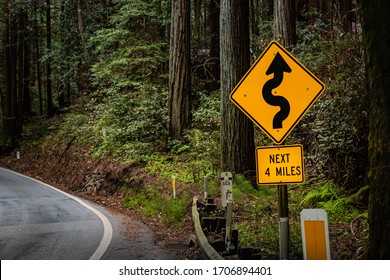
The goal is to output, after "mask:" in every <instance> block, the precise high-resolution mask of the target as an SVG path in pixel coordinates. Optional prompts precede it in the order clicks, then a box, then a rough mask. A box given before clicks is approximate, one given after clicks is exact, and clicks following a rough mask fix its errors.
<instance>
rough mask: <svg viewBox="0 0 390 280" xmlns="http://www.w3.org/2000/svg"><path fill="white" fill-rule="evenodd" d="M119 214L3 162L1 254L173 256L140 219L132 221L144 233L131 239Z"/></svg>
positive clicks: (46, 257)
mask: <svg viewBox="0 0 390 280" xmlns="http://www.w3.org/2000/svg"><path fill="white" fill-rule="evenodd" d="M102 212H104V214H103V213H102ZM107 217H109V218H107ZM119 220H120V218H118V217H112V216H111V215H109V214H108V213H107V212H106V211H105V210H104V209H100V207H99V210H97V207H93V206H91V205H90V204H89V203H87V202H85V201H84V200H81V199H80V198H77V197H74V196H72V195H69V194H67V193H65V192H62V191H60V190H58V189H56V188H54V187H51V186H49V185H46V184H44V183H42V182H39V181H37V180H34V179H31V178H29V177H26V176H24V175H21V174H18V173H14V172H12V171H9V170H6V169H2V168H0V259H2V260H5V259H28V260H33V259H44V260H50V259H56V260H61V259H68V260H72V259H73V260H81V259H100V258H103V259H170V258H172V257H171V256H170V255H169V254H167V253H166V252H165V251H162V252H160V251H159V250H158V248H156V247H155V245H154V242H153V234H151V232H150V230H148V228H146V226H145V225H143V224H141V223H137V222H134V221H132V223H133V224H136V226H133V228H136V229H137V233H136V234H138V235H143V236H141V237H138V238H136V239H137V240H133V242H131V240H127V238H125V237H124V236H123V230H121V229H120V224H121V222H120V221H119ZM112 223H113V224H114V225H115V228H114V230H113V227H112ZM145 252H147V253H146V254H145Z"/></svg>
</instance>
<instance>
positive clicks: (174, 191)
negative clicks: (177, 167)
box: [172, 175, 176, 199]
mask: <svg viewBox="0 0 390 280" xmlns="http://www.w3.org/2000/svg"><path fill="white" fill-rule="evenodd" d="M172 191H173V199H176V177H175V176H173V175H172Z"/></svg>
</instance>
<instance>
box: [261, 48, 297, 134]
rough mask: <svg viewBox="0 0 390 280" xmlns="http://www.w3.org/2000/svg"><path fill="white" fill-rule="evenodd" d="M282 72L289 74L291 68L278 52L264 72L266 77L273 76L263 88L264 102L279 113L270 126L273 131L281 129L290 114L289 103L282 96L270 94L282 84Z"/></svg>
mask: <svg viewBox="0 0 390 280" xmlns="http://www.w3.org/2000/svg"><path fill="white" fill-rule="evenodd" d="M284 72H286V73H290V72H291V68H290V66H288V64H287V63H286V61H285V60H284V59H283V57H282V56H281V55H280V53H279V52H278V53H277V54H276V55H275V58H274V59H273V61H272V63H271V65H270V66H269V68H268V70H267V72H266V75H270V74H274V77H273V78H272V79H270V80H268V81H267V82H266V83H265V84H264V86H263V98H264V101H265V102H267V103H268V104H269V105H271V106H279V107H280V111H279V112H278V113H276V115H275V116H274V119H273V123H272V126H273V128H274V129H279V128H283V121H284V120H285V119H286V118H287V117H288V115H289V114H290V103H289V102H288V100H287V99H286V98H284V97H283V96H280V95H273V93H272V90H273V89H275V88H277V87H278V86H279V85H280V84H281V83H282V81H283V73H284ZM275 93H276V91H275Z"/></svg>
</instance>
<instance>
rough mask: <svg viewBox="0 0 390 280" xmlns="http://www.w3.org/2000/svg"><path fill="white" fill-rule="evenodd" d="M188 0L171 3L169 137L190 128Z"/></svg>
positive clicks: (175, 137)
mask: <svg viewBox="0 0 390 280" xmlns="http://www.w3.org/2000/svg"><path fill="white" fill-rule="evenodd" d="M190 53H191V52H190V1H188V0H172V14H171V38H170V56H169V117H170V121H169V135H170V137H171V139H176V140H179V139H181V137H182V135H183V133H184V131H185V130H186V129H189V128H190V127H191V67H190V66H191V65H190V64H191V60H190V59H191V57H190Z"/></svg>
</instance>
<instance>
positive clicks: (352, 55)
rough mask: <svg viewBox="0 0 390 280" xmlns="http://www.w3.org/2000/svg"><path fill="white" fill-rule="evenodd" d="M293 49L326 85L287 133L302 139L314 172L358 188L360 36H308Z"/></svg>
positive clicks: (362, 113) (362, 161)
mask: <svg viewBox="0 0 390 280" xmlns="http://www.w3.org/2000/svg"><path fill="white" fill-rule="evenodd" d="M295 52H296V53H297V56H298V57H299V58H300V60H301V61H302V63H303V64H304V65H306V66H307V67H308V68H309V69H310V70H311V71H313V72H314V73H318V74H319V76H320V79H321V80H323V81H325V83H326V86H327V88H326V91H325V93H324V94H323V96H322V97H321V98H320V99H319V100H318V101H317V102H316V104H315V105H314V107H313V108H312V109H311V110H309V112H308V114H307V115H306V116H305V118H304V119H303V121H302V122H301V123H300V124H299V125H298V127H297V128H296V129H295V131H294V133H293V134H294V135H295V136H299V138H300V139H303V141H304V145H305V155H306V165H308V166H309V168H308V169H312V170H313V171H315V175H316V176H317V177H320V178H321V177H322V178H327V179H333V180H335V182H336V183H337V184H339V185H341V186H344V187H346V188H348V189H351V188H352V189H353V188H359V187H360V186H362V185H363V184H364V180H365V177H364V174H365V173H366V172H365V170H366V167H367V165H366V162H367V137H368V111H367V110H368V108H369V104H368V98H367V96H366V94H365V84H364V80H365V79H364V61H363V48H362V42H361V38H360V36H344V37H336V38H332V39H328V40H314V41H312V42H310V43H302V44H299V45H297V47H296V49H295Z"/></svg>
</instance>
